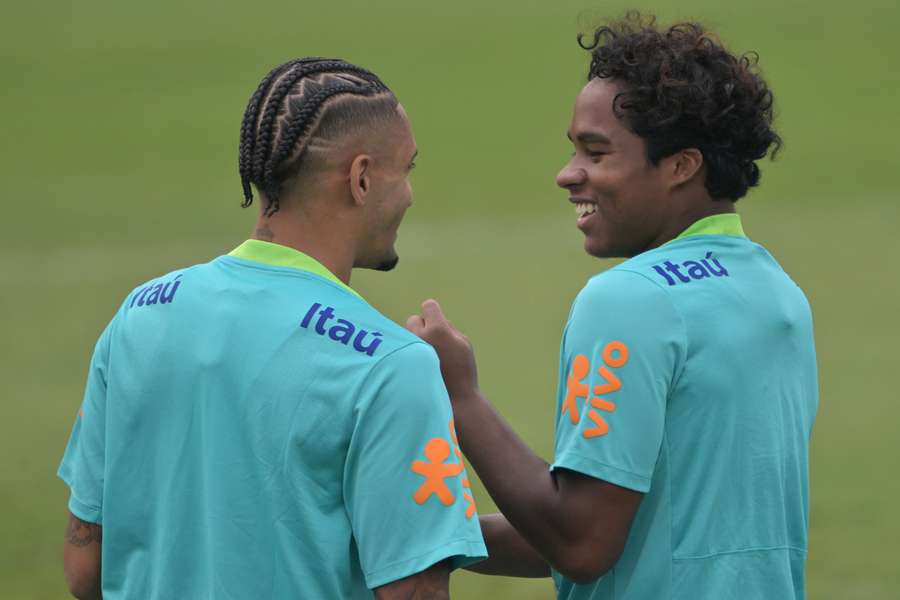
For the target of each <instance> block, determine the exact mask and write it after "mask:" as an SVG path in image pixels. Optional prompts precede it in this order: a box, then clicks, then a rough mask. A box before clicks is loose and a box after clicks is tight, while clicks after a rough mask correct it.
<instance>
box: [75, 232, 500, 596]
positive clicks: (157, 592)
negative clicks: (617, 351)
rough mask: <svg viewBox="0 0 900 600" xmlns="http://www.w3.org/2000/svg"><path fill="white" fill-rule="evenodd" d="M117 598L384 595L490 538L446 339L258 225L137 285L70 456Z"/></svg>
mask: <svg viewBox="0 0 900 600" xmlns="http://www.w3.org/2000/svg"><path fill="white" fill-rule="evenodd" d="M59 475H60V477H61V478H62V479H63V480H64V481H65V482H66V483H67V484H68V486H69V488H70V490H71V496H70V501H69V509H70V510H71V512H72V513H73V514H74V515H76V516H77V517H79V518H81V519H83V520H86V521H90V522H95V523H101V524H102V525H103V529H104V531H103V534H104V536H103V547H102V552H103V557H102V561H103V570H102V586H103V594H104V598H107V599H110V598H208V597H234V598H296V597H304V598H368V597H372V592H371V591H370V590H372V589H374V588H376V587H379V586H381V585H384V584H386V583H390V582H391V581H395V580H397V579H401V578H403V577H407V576H409V575H412V574H415V573H417V572H420V571H422V570H424V569H426V568H428V567H429V566H431V565H432V564H434V563H437V562H439V561H441V560H444V559H449V560H450V562H451V564H452V566H454V567H459V566H464V565H466V564H469V563H472V562H475V561H477V560H480V559H482V558H484V557H485V556H486V550H485V546H484V543H483V540H482V536H481V532H480V529H479V526H478V518H477V513H476V509H475V505H474V500H473V498H472V492H471V489H470V487H469V483H468V480H467V479H466V472H465V469H464V466H463V463H462V457H461V453H460V452H459V448H458V446H457V443H456V437H455V433H454V430H453V421H452V412H451V408H450V403H449V398H448V396H447V392H446V389H445V388H444V385H443V382H442V379H441V375H440V369H439V364H438V360H437V356H436V354H435V352H434V350H433V349H432V348H431V347H430V346H428V345H427V344H425V343H424V342H422V341H421V340H420V339H418V338H417V337H415V336H414V335H412V334H411V333H410V332H408V331H406V330H405V329H403V328H402V327H399V326H398V325H396V324H394V323H393V322H391V321H390V320H389V319H387V318H386V317H384V316H382V315H381V314H380V313H378V312H377V311H376V310H375V309H374V308H372V307H371V306H370V305H369V304H368V303H366V302H365V301H364V300H363V299H362V298H361V297H359V295H358V294H356V293H355V292H354V291H353V290H351V289H350V288H348V287H347V286H345V285H344V284H343V283H341V282H340V281H339V280H338V279H337V278H336V277H334V275H332V274H331V273H329V272H328V271H327V270H326V269H325V268H324V267H323V266H322V265H320V264H319V263H317V262H316V261H315V260H313V259H312V258H311V257H308V256H306V255H303V254H301V253H299V252H297V251H295V250H292V249H289V248H285V247H283V246H279V245H276V244H270V243H266V242H261V241H256V240H251V241H248V242H245V243H244V244H242V245H241V246H240V247H239V248H238V249H237V250H235V251H234V252H232V253H231V254H230V255H228V256H221V257H219V258H217V259H215V260H213V261H212V262H210V263H207V264H203V265H197V266H194V267H191V268H188V269H185V270H181V271H176V272H174V273H170V274H168V275H165V276H163V277H160V278H158V279H154V280H152V281H150V282H148V283H147V284H145V285H143V286H140V287H139V288H138V289H136V290H135V291H134V292H132V293H131V294H130V295H129V296H128V298H127V299H126V300H125V302H124V304H123V305H122V307H121V309H120V310H119V311H118V313H117V314H116V315H115V317H114V318H113V319H112V321H111V323H110V324H109V326H108V327H107V328H106V330H105V331H104V332H103V334H102V336H101V337H100V340H99V341H98V343H97V346H96V349H95V351H94V355H93V358H92V360H91V366H90V370H89V374H88V382H87V389H86V392H85V398H84V402H83V404H82V406H81V409H80V410H79V414H78V416H77V418H76V420H75V425H74V427H73V430H72V435H71V438H70V440H69V444H68V446H67V448H66V452H65V455H64V457H63V461H62V464H61V466H60V469H59Z"/></svg>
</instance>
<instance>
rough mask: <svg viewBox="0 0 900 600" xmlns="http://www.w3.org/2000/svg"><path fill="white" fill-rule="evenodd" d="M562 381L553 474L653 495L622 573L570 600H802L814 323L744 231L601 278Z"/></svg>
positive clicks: (713, 223) (703, 237)
mask: <svg viewBox="0 0 900 600" xmlns="http://www.w3.org/2000/svg"><path fill="white" fill-rule="evenodd" d="M560 373H561V378H560V385H559V394H558V404H557V422H556V452H555V462H554V463H553V465H552V467H551V468H552V469H559V468H565V469H570V470H573V471H578V472H580V473H584V474H587V475H590V476H591V477H595V478H597V479H602V480H605V481H608V482H610V483H613V484H616V485H619V486H622V487H625V488H629V489H632V490H636V491H639V492H643V493H644V494H645V495H644V497H643V500H642V502H641V505H640V508H639V510H638V513H637V515H636V517H635V520H634V522H633V524H632V526H631V530H630V533H629V536H628V539H627V542H626V545H625V550H624V552H623V554H622V556H621V558H620V559H619V561H618V562H617V563H616V565H615V566H614V567H613V569H612V570H611V571H610V572H609V573H607V574H606V575H605V576H603V577H602V578H600V579H598V580H597V581H595V582H594V583H591V584H588V585H577V584H575V583H574V582H572V581H569V580H567V579H565V578H564V577H562V576H561V575H560V574H558V573H554V580H555V583H556V586H557V592H558V597H559V598H564V599H571V600H576V599H587V598H591V599H594V600H651V599H652V600H706V599H708V600H722V599H724V598H728V599H740V600H773V599H776V598H777V599H778V600H787V599H799V598H803V597H804V563H805V560H806V550H807V526H808V518H809V489H808V443H809V437H810V434H811V430H812V425H813V419H814V417H815V413H816V409H817V405H818V386H817V377H816V362H815V349H814V344H813V331H812V318H811V315H810V309H809V305H808V303H807V301H806V298H805V296H804V295H803V292H802V291H801V290H800V289H799V288H798V287H797V285H796V284H795V283H794V282H793V281H792V280H791V279H790V278H789V277H788V276H787V275H786V274H785V272H784V271H783V270H782V269H781V267H780V266H779V265H778V263H777V262H775V260H774V259H773V258H772V256H771V255H769V253H768V252H766V250H765V249H763V248H762V247H761V246H759V245H758V244H755V243H753V242H751V241H750V240H748V239H747V238H746V237H744V235H743V230H742V228H741V225H740V220H739V217H738V216H737V215H733V214H732V215H720V216H715V217H710V218H707V219H703V220H702V221H698V222H697V223H696V224H695V225H694V226H692V227H691V228H690V229H689V230H688V231H686V232H685V233H684V234H682V236H679V238H677V239H675V240H673V241H672V242H669V243H668V244H665V245H663V246H662V247H659V248H656V249H653V250H650V251H648V252H645V253H643V254H640V255H638V256H636V257H634V258H632V259H630V260H627V261H625V262H623V263H621V264H620V265H618V266H616V267H614V268H612V269H610V270H609V271H606V272H604V273H602V274H600V275H597V276H595V277H593V278H592V279H591V280H590V281H589V282H588V284H587V285H586V287H585V288H584V289H583V290H582V291H581V292H580V293H579V295H578V297H577V298H576V300H575V302H574V304H573V306H572V310H571V313H570V316H569V321H568V323H567V325H566V329H565V333H564V335H563V342H562V350H561V357H560ZM598 518H599V515H598Z"/></svg>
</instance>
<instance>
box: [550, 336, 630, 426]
mask: <svg viewBox="0 0 900 600" xmlns="http://www.w3.org/2000/svg"><path fill="white" fill-rule="evenodd" d="M602 356H603V365H602V366H601V367H600V368H599V369H597V373H598V374H599V375H600V377H602V378H603V383H601V384H600V385H595V386H594V388H593V390H591V387H590V384H588V383H583V381H584V379H585V378H586V377H587V376H588V375H589V374H590V372H591V363H590V360H589V359H588V357H587V356H585V355H584V354H579V355H577V356H575V358H574V359H572V368H571V369H570V370H569V376H568V377H567V378H566V397H565V398H564V399H563V402H562V410H561V414H566V413H569V420H570V421H571V422H572V424H573V425H577V424H578V423H579V422H580V421H581V416H580V414H579V412H578V402H579V400H581V399H582V398H583V399H584V401H585V405H586V406H585V408H586V409H587V416H588V419H590V420H591V422H593V424H594V426H593V427H590V428H588V429H585V430H584V432H583V433H582V435H584V437H586V438H593V437H599V436H603V435H606V434H607V433H609V424H608V423H607V422H606V420H605V419H604V418H603V416H602V415H601V414H600V413H599V412H597V411H596V410H594V409H595V408H596V409H598V410H602V411H604V412H610V413H611V412H615V410H616V405H615V403H613V402H610V401H609V400H607V399H605V398H601V397H600V396H601V394H602V395H606V394H612V393H614V392H618V391H619V390H621V389H622V381H621V380H620V379H619V378H618V377H617V376H616V374H615V373H613V371H612V370H611V369H618V368H619V367H622V366H624V365H625V363H627V362H628V346H626V345H625V344H623V343H622V342H619V341H614V342H610V343H608V344H607V345H606V346H605V347H604V348H603V352H602ZM591 391H593V392H594V394H593V396H592V395H591ZM591 407H593V408H591Z"/></svg>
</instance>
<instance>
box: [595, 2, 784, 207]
mask: <svg viewBox="0 0 900 600" xmlns="http://www.w3.org/2000/svg"><path fill="white" fill-rule="evenodd" d="M578 43H579V45H580V46H581V47H582V48H584V49H585V50H589V51H590V52H591V65H590V69H589V71H588V81H590V80H592V79H595V78H603V79H610V80H613V81H615V82H617V83H619V84H620V85H621V91H620V92H619V94H617V96H616V99H615V101H614V102H613V110H614V111H615V114H616V116H617V117H618V118H620V119H621V120H622V122H623V123H624V124H625V125H626V126H627V127H628V128H629V129H630V130H631V131H632V132H634V133H635V134H637V135H639V136H640V137H641V138H643V139H644V142H645V144H646V147H647V159H648V160H649V161H650V162H651V164H654V165H655V164H658V162H659V161H660V160H661V159H662V158H665V157H667V156H671V155H672V154H674V153H675V152H678V151H679V150H682V149H684V148H697V149H698V150H700V151H701V152H702V153H703V160H704V162H705V164H706V169H707V171H706V189H707V190H708V191H709V194H710V196H711V197H712V198H715V199H729V200H732V201H735V200H738V199H739V198H741V197H743V196H744V195H746V193H747V190H748V189H750V188H751V187H754V186H756V185H758V184H759V177H760V172H759V167H758V166H757V165H756V161H757V160H759V159H761V158H763V157H765V156H766V155H767V154H769V153H770V152H769V151H770V149H771V157H772V158H774V157H775V155H776V154H777V152H778V150H779V149H780V148H781V146H782V140H781V137H779V135H778V134H777V133H776V132H775V130H774V129H772V118H773V113H772V103H773V100H772V92H771V90H770V89H769V87H768V85H766V82H765V81H764V80H763V78H762V76H761V75H760V74H759V71H758V68H757V63H758V60H759V57H758V55H757V54H756V53H754V52H750V53H747V54H743V55H740V56H736V55H734V54H732V53H731V52H730V51H729V50H728V49H726V48H725V47H724V46H723V45H722V42H721V41H720V40H719V39H718V37H717V36H716V35H715V34H714V33H711V32H709V31H706V29H705V28H704V27H703V26H702V25H701V24H699V23H678V24H676V25H672V26H671V27H668V28H659V27H658V26H657V24H656V19H655V17H652V16H644V15H641V14H640V13H638V12H629V13H627V14H626V15H625V16H624V17H623V18H621V19H619V20H616V21H613V22H611V23H608V24H606V25H604V26H602V27H599V28H598V29H596V30H595V31H594V33H593V35H591V36H585V35H584V34H580V35H579V36H578Z"/></svg>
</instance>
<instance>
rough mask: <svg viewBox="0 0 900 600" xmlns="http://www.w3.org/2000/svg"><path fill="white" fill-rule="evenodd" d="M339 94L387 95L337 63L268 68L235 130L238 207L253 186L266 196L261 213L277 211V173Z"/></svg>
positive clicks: (295, 158)
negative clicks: (239, 189)
mask: <svg viewBox="0 0 900 600" xmlns="http://www.w3.org/2000/svg"><path fill="white" fill-rule="evenodd" d="M314 83H319V84H321V87H319V86H317V85H315V84H314ZM308 88H313V90H310V89H308ZM344 95H357V96H361V97H368V98H372V97H374V96H378V95H383V96H385V97H387V98H391V97H392V94H391V93H390V91H389V90H388V89H387V87H386V86H385V85H384V84H383V83H382V82H381V81H380V80H379V79H378V78H377V77H376V76H375V75H373V74H372V73H370V72H369V71H366V70H365V69H361V68H359V67H357V66H355V65H351V64H349V63H346V62H344V61H339V60H327V59H302V60H297V61H292V62H290V63H286V64H285V65H282V66H280V67H278V68H276V69H274V70H273V71H272V72H271V73H270V74H269V75H268V76H267V77H266V78H265V79H264V80H263V83H262V85H260V87H259V89H258V90H257V92H256V93H255V94H254V95H253V97H252V98H251V100H250V104H249V105H248V107H247V112H246V113H245V117H244V122H243V125H242V127H241V144H240V148H241V152H240V172H241V182H242V185H243V188H244V206H249V205H250V203H251V202H252V201H253V196H252V191H251V188H250V184H251V183H253V184H255V185H256V186H257V188H258V189H260V190H262V191H263V192H264V193H265V195H266V199H267V202H268V204H267V205H266V209H265V213H266V214H267V215H271V214H274V213H275V212H277V211H278V207H279V194H280V189H279V188H280V185H281V183H282V182H281V181H280V180H279V179H278V172H279V170H281V171H284V170H285V169H284V167H285V166H286V165H283V163H284V162H285V161H286V160H288V159H290V162H292V163H297V164H299V162H300V160H301V159H302V154H303V150H304V147H305V145H306V142H307V141H308V138H307V136H309V135H310V134H311V133H314V132H313V131H312V130H313V129H314V127H315V125H316V120H317V118H318V117H320V116H321V114H322V113H323V111H324V110H325V108H326V105H327V104H329V101H330V100H332V99H338V98H340V97H341V96H344Z"/></svg>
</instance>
